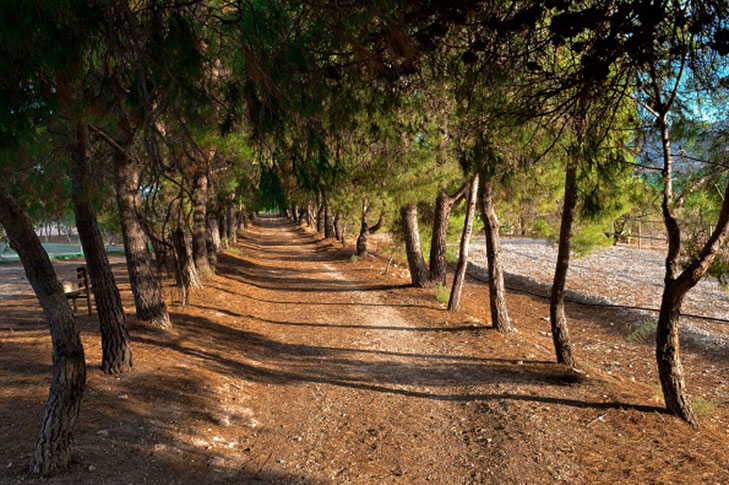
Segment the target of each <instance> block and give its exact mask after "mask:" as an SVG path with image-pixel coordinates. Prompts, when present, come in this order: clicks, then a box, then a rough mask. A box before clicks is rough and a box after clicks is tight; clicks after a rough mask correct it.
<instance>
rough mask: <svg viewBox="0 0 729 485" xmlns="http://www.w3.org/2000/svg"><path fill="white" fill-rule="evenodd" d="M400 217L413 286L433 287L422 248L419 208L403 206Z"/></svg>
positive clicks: (411, 205) (410, 205) (413, 205)
mask: <svg viewBox="0 0 729 485" xmlns="http://www.w3.org/2000/svg"><path fill="white" fill-rule="evenodd" d="M400 217H401V219H402V226H403V233H404V236H405V252H406V253H407V256H408V266H409V267H410V279H411V280H412V284H413V286H416V287H420V288H426V287H429V286H433V284H432V282H431V281H430V278H429V277H428V276H429V275H428V268H426V267H425V260H424V259H423V249H422V247H421V246H420V231H419V229H418V208H417V206H416V205H415V204H409V205H405V206H403V207H402V208H401V209H400Z"/></svg>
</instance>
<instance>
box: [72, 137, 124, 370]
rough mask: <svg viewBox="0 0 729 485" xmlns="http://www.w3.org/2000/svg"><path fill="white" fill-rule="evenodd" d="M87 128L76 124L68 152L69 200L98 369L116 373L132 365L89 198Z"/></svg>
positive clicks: (120, 310)
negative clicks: (91, 310) (90, 296)
mask: <svg viewBox="0 0 729 485" xmlns="http://www.w3.org/2000/svg"><path fill="white" fill-rule="evenodd" d="M88 153H89V147H88V127H87V126H86V124H85V123H77V125H76V143H75V144H74V146H73V148H72V152H71V179H72V181H73V190H72V199H73V210H74V213H75V215H76V227H77V228H78V233H79V237H80V238H81V244H82V246H83V249H84V256H85V258H86V265H87V266H88V269H89V276H90V278H91V288H92V289H93V293H94V301H95V302H96V311H97V313H98V315H99V327H100V329H101V348H102V358H101V369H102V370H103V371H104V372H106V373H107V374H120V373H122V372H126V371H128V370H129V369H131V367H132V350H131V347H130V345H129V333H128V331H127V320H126V315H125V314H124V306H123V305H122V301H121V297H120V296H119V289H118V288H117V286H116V281H114V274H113V273H112V271H111V266H110V265H109V258H107V256H106V251H105V249H104V240H103V238H102V236H101V231H100V230H99V224H98V223H97V220H96V212H95V211H94V208H93V206H92V205H91V201H90V190H89V189H90V185H91V183H92V182H91V180H90V167H89V160H88Z"/></svg>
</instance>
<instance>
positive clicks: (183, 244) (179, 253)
mask: <svg viewBox="0 0 729 485" xmlns="http://www.w3.org/2000/svg"><path fill="white" fill-rule="evenodd" d="M172 243H173V244H174V246H175V256H176V258H177V270H178V272H179V274H180V275H181V276H182V278H181V281H182V283H184V286H185V289H186V290H190V288H193V289H196V290H197V289H201V288H203V285H202V283H201V282H200V278H199V277H198V274H197V270H196V269H195V264H194V262H193V259H192V248H191V246H190V244H188V241H187V237H186V236H185V231H183V230H182V228H181V227H178V228H177V229H175V230H174V232H173V233H172Z"/></svg>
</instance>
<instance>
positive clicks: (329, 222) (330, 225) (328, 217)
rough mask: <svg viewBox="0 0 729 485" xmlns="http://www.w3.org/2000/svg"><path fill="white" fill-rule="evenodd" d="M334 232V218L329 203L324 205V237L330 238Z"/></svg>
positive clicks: (333, 235)
mask: <svg viewBox="0 0 729 485" xmlns="http://www.w3.org/2000/svg"><path fill="white" fill-rule="evenodd" d="M335 236H336V232H335V231H334V218H333V217H332V210H331V208H330V207H329V204H326V205H325V206H324V237H325V238H330V237H335Z"/></svg>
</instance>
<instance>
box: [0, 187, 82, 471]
mask: <svg viewBox="0 0 729 485" xmlns="http://www.w3.org/2000/svg"><path fill="white" fill-rule="evenodd" d="M0 224H2V226H3V227H4V228H5V233H6V234H7V236H8V239H9V240H10V246H11V247H12V248H13V249H14V250H15V251H16V252H17V253H18V256H20V261H21V262H22V264H23V268H24V269H25V274H26V276H27V278H28V281H30V284H31V286H32V287H33V290H34V291H35V294H36V297H37V298H38V302H39V303H40V304H41V307H43V312H44V313H45V316H46V321H47V322H48V326H49V327H50V331H51V342H52V344H53V377H52V380H51V390H50V394H49V396H48V401H47V402H46V404H45V407H44V409H43V419H42V420H41V427H40V430H39V431H38V434H37V436H36V444H35V451H34V452H33V458H32V461H31V471H32V472H33V473H35V474H41V475H52V474H54V473H58V472H61V471H63V470H65V469H66V468H68V466H69V464H70V462H71V441H72V434H73V428H74V425H75V424H76V420H77V419H78V415H79V411H80V408H81V399H82V397H83V393H84V385H85V383H86V363H85V360H84V348H83V345H82V344H81V338H80V336H79V331H78V328H77V327H76V321H75V318H74V316H73V312H72V311H71V307H70V306H69V304H68V300H67V299H66V295H64V293H63V288H62V287H61V284H60V283H59V282H58V279H57V278H56V273H55V271H54V270H53V265H51V262H50V260H49V259H48V254H47V253H46V252H45V250H44V249H43V246H41V243H40V240H39V239H38V236H36V234H35V231H34V230H33V226H32V225H31V223H30V220H29V219H28V217H27V215H26V214H25V211H24V210H23V209H22V208H21V207H20V205H18V203H17V202H16V201H15V199H14V198H13V197H11V196H10V194H9V193H8V192H6V191H5V189H3V188H1V187H0Z"/></svg>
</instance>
